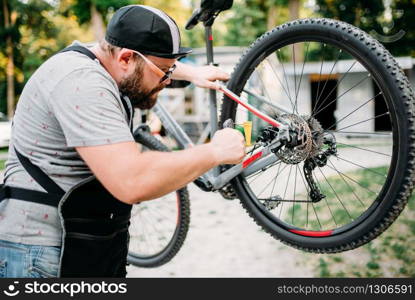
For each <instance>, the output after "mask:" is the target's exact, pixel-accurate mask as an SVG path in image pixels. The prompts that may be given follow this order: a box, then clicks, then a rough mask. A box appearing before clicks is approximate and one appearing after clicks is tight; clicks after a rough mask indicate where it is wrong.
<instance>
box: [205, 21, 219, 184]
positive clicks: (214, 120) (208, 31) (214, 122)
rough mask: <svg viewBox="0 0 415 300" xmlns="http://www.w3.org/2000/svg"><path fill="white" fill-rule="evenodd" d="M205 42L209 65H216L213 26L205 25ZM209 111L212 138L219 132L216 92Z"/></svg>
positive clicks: (217, 173) (210, 102)
mask: <svg viewBox="0 0 415 300" xmlns="http://www.w3.org/2000/svg"><path fill="white" fill-rule="evenodd" d="M212 23H213V22H212ZM205 41H206V58H207V64H208V65H215V64H214V61H213V35H212V26H211V24H207V25H205ZM209 110H210V136H211V137H212V136H213V135H214V134H215V132H216V131H217V130H218V116H217V112H218V104H217V101H216V90H212V89H210V90H209ZM213 174H214V175H215V176H217V175H219V169H218V168H214V169H213Z"/></svg>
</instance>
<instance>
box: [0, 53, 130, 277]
mask: <svg viewBox="0 0 415 300" xmlns="http://www.w3.org/2000/svg"><path fill="white" fill-rule="evenodd" d="M65 51H77V52H80V53H83V54H85V55H87V56H88V57H90V58H91V59H94V60H95V59H97V58H96V56H95V55H94V54H93V53H92V52H91V51H89V50H88V49H86V48H84V47H82V46H70V47H68V48H65V49H63V50H62V51H61V52H65ZM127 99H128V98H127ZM127 99H125V98H124V97H123V96H122V95H121V100H122V103H123V106H124V109H125V110H126V112H127V114H128V118H129V122H130V129H132V115H133V109H132V107H131V105H130V106H129V105H128V104H127ZM15 151H16V154H17V157H18V159H19V161H20V163H21V164H22V165H23V167H24V168H25V170H26V171H27V172H28V173H29V174H30V176H31V177H32V178H33V179H34V180H35V181H36V182H37V183H38V184H39V185H40V186H42V187H43V188H44V189H45V190H46V191H47V193H45V192H40V191H34V190H28V189H22V188H16V187H11V186H6V185H0V201H2V200H3V199H7V198H14V199H19V200H25V201H31V202H36V203H41V204H46V205H51V206H55V207H57V208H58V213H59V217H60V220H61V224H62V229H63V232H62V247H61V257H60V266H59V272H58V277H125V275H126V274H127V271H126V265H127V255H128V245H129V233H128V227H129V225H130V216H131V208H132V205H128V204H125V203H123V202H121V201H119V200H118V199H116V198H115V197H113V196H112V195H111V194H110V193H109V192H108V191H107V190H106V189H105V188H104V186H103V185H102V184H101V183H100V182H99V181H98V180H97V179H96V178H95V176H91V177H88V178H86V179H84V180H83V181H81V182H80V183H78V184H77V185H75V186H74V187H72V188H71V189H70V190H68V191H67V192H65V191H64V190H62V189H61V188H60V187H59V186H58V185H57V184H56V183H55V182H54V181H53V180H52V179H51V178H49V176H47V175H46V174H45V173H44V172H43V171H42V170H41V169H40V168H39V167H37V166H36V165H34V164H32V163H31V162H30V160H29V159H28V158H27V157H25V156H24V155H23V154H21V153H20V152H19V151H18V150H17V149H16V148H15Z"/></svg>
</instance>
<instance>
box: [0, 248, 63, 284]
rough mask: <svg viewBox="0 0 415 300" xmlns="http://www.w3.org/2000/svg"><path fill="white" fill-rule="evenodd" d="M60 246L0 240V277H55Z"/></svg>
mask: <svg viewBox="0 0 415 300" xmlns="http://www.w3.org/2000/svg"><path fill="white" fill-rule="evenodd" d="M60 252H61V248H60V247H52V246H37V245H26V244H19V243H13V242H8V241H4V240H0V278H16V277H18V278H22V277H32V278H47V277H57V276H58V269H59V260H60Z"/></svg>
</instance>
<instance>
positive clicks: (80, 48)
mask: <svg viewBox="0 0 415 300" xmlns="http://www.w3.org/2000/svg"><path fill="white" fill-rule="evenodd" d="M68 51H76V52H79V53H82V54H84V55H86V56H88V57H89V58H90V59H92V60H97V61H98V62H99V59H98V58H97V57H96V55H95V54H94V53H93V52H92V51H91V50H89V49H88V48H86V47H83V46H79V45H73V46H69V47H66V48H64V49H62V50H61V51H59V52H58V53H61V52H68ZM120 98H121V102H122V105H123V106H124V109H125V111H126V112H127V117H128V122H129V125H130V131H131V133H132V132H133V120H132V119H133V117H134V109H132V107H131V105H128V103H127V100H126V98H127V99H128V97H125V96H124V95H122V94H121V93H120ZM130 104H131V102H130Z"/></svg>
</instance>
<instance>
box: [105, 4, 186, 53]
mask: <svg viewBox="0 0 415 300" xmlns="http://www.w3.org/2000/svg"><path fill="white" fill-rule="evenodd" d="M105 40H106V41H107V42H108V43H110V44H111V45H114V46H118V47H121V48H128V49H131V50H136V51H139V52H141V53H143V54H148V55H154V56H158V57H164V58H178V57H183V56H186V55H187V54H189V53H191V52H192V49H191V48H184V47H180V32H179V28H178V27H177V24H176V22H175V21H174V20H173V19H172V18H171V17H169V16H168V15H167V14H166V13H165V12H163V11H161V10H159V9H157V8H154V7H151V6H146V5H128V6H124V7H121V8H120V9H118V10H117V11H116V12H115V14H114V16H113V17H112V18H111V20H110V22H109V24H108V26H107V32H106V34H105Z"/></svg>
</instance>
